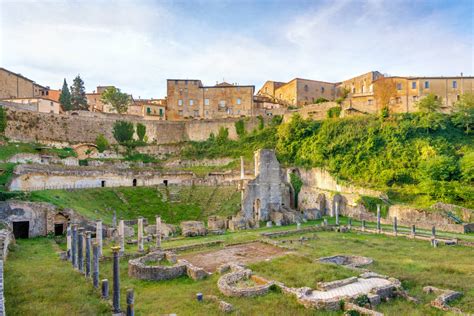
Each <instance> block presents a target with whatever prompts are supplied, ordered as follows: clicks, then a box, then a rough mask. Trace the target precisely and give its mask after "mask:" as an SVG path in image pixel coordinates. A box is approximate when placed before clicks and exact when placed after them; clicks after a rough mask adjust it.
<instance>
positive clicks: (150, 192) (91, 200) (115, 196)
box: [29, 186, 240, 224]
mask: <svg viewBox="0 0 474 316" xmlns="http://www.w3.org/2000/svg"><path fill="white" fill-rule="evenodd" d="M29 199H30V200H32V201H38V202H49V203H52V204H55V205H57V206H59V207H62V208H72V209H74V210H75V211H77V212H79V213H80V214H82V215H84V216H86V217H88V218H91V219H98V218H101V219H102V220H104V222H105V223H107V224H111V223H112V217H113V211H114V210H115V211H116V212H117V217H118V218H123V219H134V218H138V217H139V216H143V217H145V218H148V220H149V221H150V222H155V216H156V215H158V214H160V215H161V217H162V219H163V220H164V221H165V222H166V223H170V224H173V223H174V224H177V223H179V222H181V221H184V220H207V217H208V216H210V215H222V216H229V215H233V214H235V213H237V212H238V210H239V205H240V192H239V191H238V190H237V189H236V188H235V187H228V186H222V187H209V186H169V187H164V186H160V187H131V188H124V187H121V188H97V189H82V190H45V191H35V192H32V193H31V196H30V198H29Z"/></svg>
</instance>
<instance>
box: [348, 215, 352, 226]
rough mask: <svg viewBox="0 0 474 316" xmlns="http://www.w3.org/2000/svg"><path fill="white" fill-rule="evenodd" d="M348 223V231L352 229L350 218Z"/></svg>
mask: <svg viewBox="0 0 474 316" xmlns="http://www.w3.org/2000/svg"><path fill="white" fill-rule="evenodd" d="M348 221H349V223H348V226H349V229H352V217H349V220H348Z"/></svg>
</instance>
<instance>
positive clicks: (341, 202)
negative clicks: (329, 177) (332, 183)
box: [331, 193, 347, 216]
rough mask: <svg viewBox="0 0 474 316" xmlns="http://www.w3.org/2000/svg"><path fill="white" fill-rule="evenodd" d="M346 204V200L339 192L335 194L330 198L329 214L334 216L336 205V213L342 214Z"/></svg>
mask: <svg viewBox="0 0 474 316" xmlns="http://www.w3.org/2000/svg"><path fill="white" fill-rule="evenodd" d="M346 204H347V201H346V199H345V198H344V197H343V196H342V195H340V194H339V193H337V194H335V195H334V196H333V198H332V205H331V211H332V213H331V215H332V216H335V214H336V207H337V209H338V213H339V215H341V214H342V212H343V211H344V210H345V208H346Z"/></svg>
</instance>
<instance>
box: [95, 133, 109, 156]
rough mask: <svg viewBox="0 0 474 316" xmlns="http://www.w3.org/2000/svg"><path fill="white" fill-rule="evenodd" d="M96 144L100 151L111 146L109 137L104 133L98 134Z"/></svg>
mask: <svg viewBox="0 0 474 316" xmlns="http://www.w3.org/2000/svg"><path fill="white" fill-rule="evenodd" d="M95 144H96V145H97V150H98V151H99V152H100V153H103V152H104V151H105V150H107V149H108V148H109V142H108V141H107V138H105V136H104V135H103V134H99V135H97V137H96V139H95Z"/></svg>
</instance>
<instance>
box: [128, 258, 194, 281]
mask: <svg viewBox="0 0 474 316" xmlns="http://www.w3.org/2000/svg"><path fill="white" fill-rule="evenodd" d="M166 256H167V253H165V252H161V251H158V252H154V253H151V254H148V255H146V256H143V257H140V258H137V259H133V260H129V261H128V275H129V276H130V277H134V278H137V279H141V280H155V281H161V280H171V279H175V278H177V277H180V276H182V275H185V274H186V263H185V262H178V263H176V264H175V265H172V266H164V265H160V264H159V262H160V261H162V260H165V259H166V260H167V258H166ZM151 262H156V265H149V264H150V263H151Z"/></svg>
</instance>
